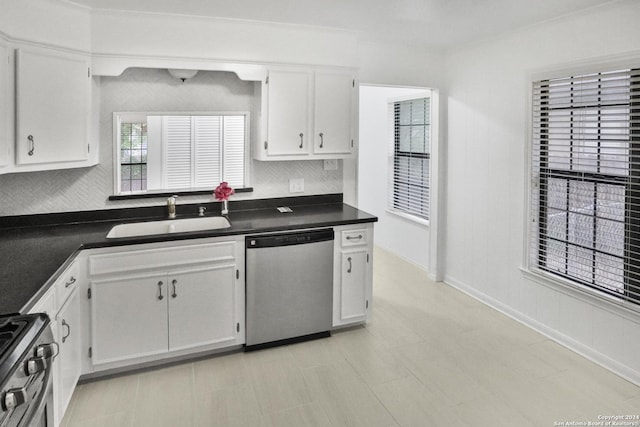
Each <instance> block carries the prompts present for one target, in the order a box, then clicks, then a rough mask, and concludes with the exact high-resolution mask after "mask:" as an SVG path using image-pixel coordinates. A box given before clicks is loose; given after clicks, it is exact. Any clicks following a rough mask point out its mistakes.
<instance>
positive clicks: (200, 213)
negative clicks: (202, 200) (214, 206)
mask: <svg viewBox="0 0 640 427" xmlns="http://www.w3.org/2000/svg"><path fill="white" fill-rule="evenodd" d="M206 210H207V208H206V207H205V206H198V216H204V211H206Z"/></svg>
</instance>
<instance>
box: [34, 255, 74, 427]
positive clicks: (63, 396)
mask: <svg viewBox="0 0 640 427" xmlns="http://www.w3.org/2000/svg"><path fill="white" fill-rule="evenodd" d="M81 282H82V278H81V273H80V271H79V261H78V260H76V261H74V262H73V263H71V264H70V265H69V266H68V267H67V268H66V269H65V270H64V271H63V272H62V273H61V274H60V276H58V278H57V279H56V281H55V282H54V283H53V284H52V286H51V287H50V288H49V289H48V290H47V291H46V292H45V293H44V295H42V297H40V299H39V300H38V301H37V302H36V303H35V304H34V306H33V307H32V308H31V309H30V310H29V312H30V313H46V314H47V315H48V316H49V319H50V320H51V329H52V332H53V337H54V340H55V341H56V343H57V344H58V354H57V356H56V357H55V358H54V360H53V368H52V369H53V389H54V393H53V398H54V401H53V416H54V420H55V425H56V426H57V425H59V424H60V421H61V420H62V418H63V416H64V412H65V411H66V409H67V406H68V405H69V402H70V401H71V396H72V395H73V391H74V390H75V387H76V384H77V382H78V379H79V378H80V374H81V370H82V360H81V357H82V350H81V349H82V332H83V331H82V330H83V327H82V321H81V314H80V297H79V295H80V292H79V285H80V283H81Z"/></svg>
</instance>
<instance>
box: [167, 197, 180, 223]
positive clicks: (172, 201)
mask: <svg viewBox="0 0 640 427" xmlns="http://www.w3.org/2000/svg"><path fill="white" fill-rule="evenodd" d="M177 197H178V196H176V195H173V196H171V197H169V198H168V199H167V211H168V212H169V219H174V218H175V217H176V198H177Z"/></svg>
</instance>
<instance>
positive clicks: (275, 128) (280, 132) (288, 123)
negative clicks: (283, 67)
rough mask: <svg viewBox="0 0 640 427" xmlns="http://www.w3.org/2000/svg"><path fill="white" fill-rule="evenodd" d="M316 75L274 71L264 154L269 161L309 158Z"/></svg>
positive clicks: (270, 77)
mask: <svg viewBox="0 0 640 427" xmlns="http://www.w3.org/2000/svg"><path fill="white" fill-rule="evenodd" d="M311 79H312V74H311V73H309V72H306V71H271V72H270V73H269V81H268V88H269V97H268V105H267V138H266V141H265V144H264V151H266V154H267V156H269V157H278V156H287V157H296V156H298V157H299V156H307V155H308V154H309V147H310V145H311V144H312V136H311V123H310V121H311V116H310V109H311V105H310V102H309V100H310V97H311Z"/></svg>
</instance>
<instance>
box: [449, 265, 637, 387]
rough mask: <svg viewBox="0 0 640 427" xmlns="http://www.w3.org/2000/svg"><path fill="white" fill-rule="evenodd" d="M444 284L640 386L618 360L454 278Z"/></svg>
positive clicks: (631, 371) (634, 375) (635, 377)
mask: <svg viewBox="0 0 640 427" xmlns="http://www.w3.org/2000/svg"><path fill="white" fill-rule="evenodd" d="M444 283H445V284H447V285H449V286H452V287H454V288H455V289H458V290H459V291H461V292H464V293H465V294H467V295H469V296H470V297H472V298H474V299H476V300H478V301H480V302H482V303H483V304H486V305H488V306H489V307H491V308H493V309H495V310H497V311H499V312H500V313H502V314H504V315H505V316H508V317H510V318H511V319H513V320H515V321H517V322H519V323H521V324H523V325H525V326H528V327H529V328H531V329H533V330H534V331H536V332H539V333H540V334H542V335H544V336H546V337H547V338H549V339H551V340H553V341H555V342H556V343H558V344H560V345H562V346H564V347H566V348H568V349H569V350H571V351H573V352H575V353H578V354H579V355H581V356H583V357H585V358H587V359H588V360H590V361H592V362H594V363H596V364H598V365H600V366H602V367H603V368H605V369H607V370H609V371H611V372H613V373H614V374H616V375H618V376H620V377H622V378H624V379H625V380H627V381H630V382H632V383H634V384H636V385H638V386H640V372H638V371H636V370H635V369H632V368H630V367H629V366H627V365H625V364H622V363H620V362H618V361H617V360H614V359H612V358H610V357H609V356H607V355H605V354H602V353H600V352H598V351H596V350H594V349H593V348H591V347H588V346H586V345H584V344H583V343H581V342H579V341H576V340H574V339H573V338H571V337H570V336H567V335H565V334H563V333H561V332H559V331H557V330H555V329H553V328H550V327H548V326H547V325H545V324H543V323H540V322H538V321H537V320H535V319H532V318H531V317H529V316H527V315H525V314H524V313H521V312H519V311H517V310H514V309H513V308H512V307H510V306H508V305H506V304H504V303H503V302H500V301H498V300H496V299H495V298H492V297H490V296H488V295H486V294H484V293H482V292H479V291H478V290H477V289H475V288H473V287H471V286H469V285H467V284H465V283H463V282H461V281H459V280H457V279H455V278H454V277H451V276H448V275H445V279H444Z"/></svg>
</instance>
